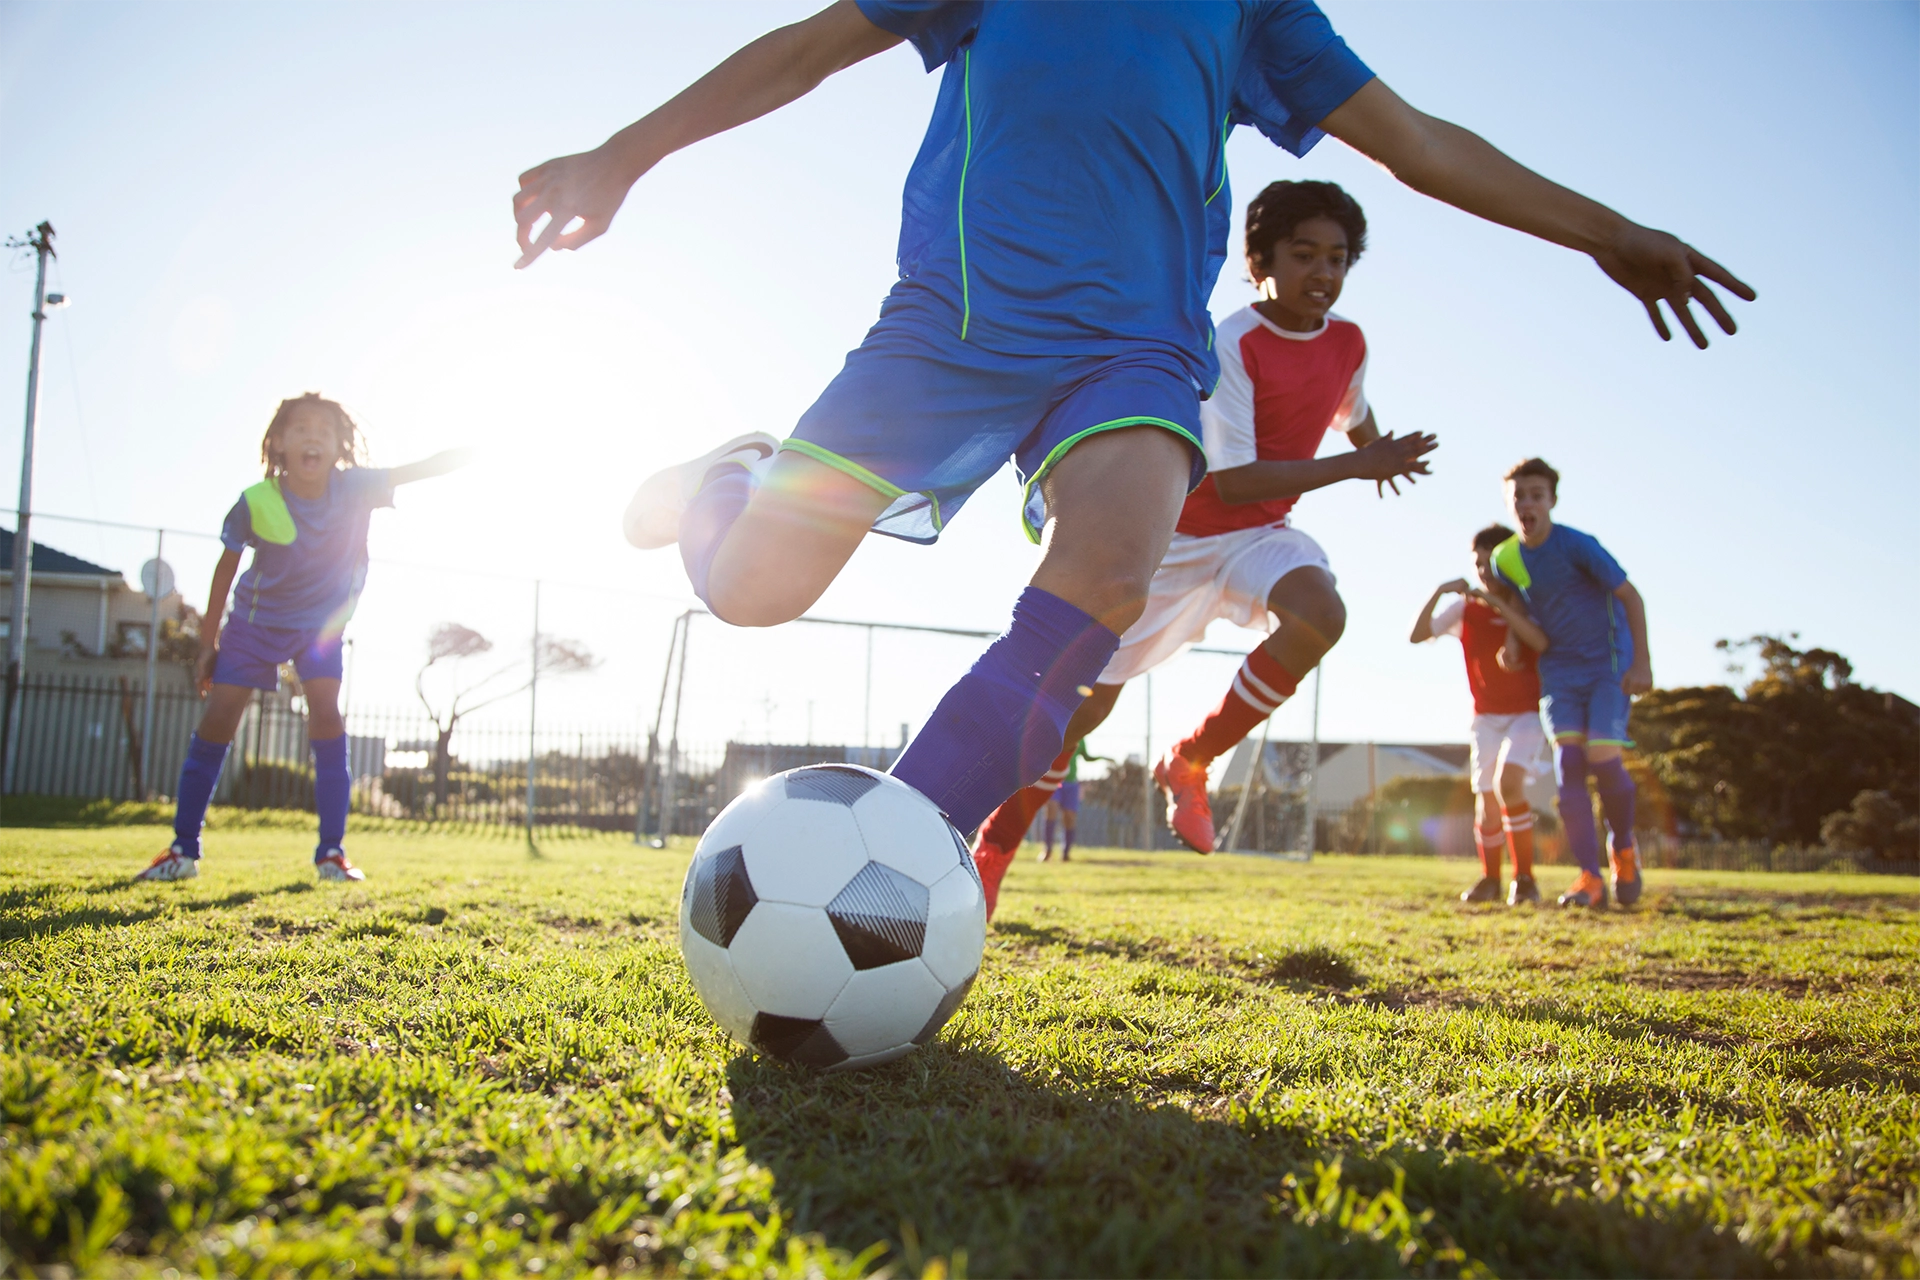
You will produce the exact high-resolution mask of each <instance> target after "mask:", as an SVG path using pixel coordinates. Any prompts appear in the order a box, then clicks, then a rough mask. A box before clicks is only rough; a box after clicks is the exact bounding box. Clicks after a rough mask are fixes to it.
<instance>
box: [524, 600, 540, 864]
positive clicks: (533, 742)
mask: <svg viewBox="0 0 1920 1280" xmlns="http://www.w3.org/2000/svg"><path fill="white" fill-rule="evenodd" d="M539 725H540V579H538V578H535V579H534V580H533V675H532V678H531V679H529V680H528V681H527V844H528V845H532V844H533V800H534V789H533V771H534V768H535V766H536V764H537V763H538V762H539V759H540V755H539V743H538V741H537V738H536V735H537V734H538V732H539Z"/></svg>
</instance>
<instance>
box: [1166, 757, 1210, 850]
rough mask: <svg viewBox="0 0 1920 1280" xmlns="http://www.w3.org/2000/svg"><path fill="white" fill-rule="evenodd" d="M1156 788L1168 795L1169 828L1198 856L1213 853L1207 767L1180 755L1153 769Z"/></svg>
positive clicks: (1168, 758)
mask: <svg viewBox="0 0 1920 1280" xmlns="http://www.w3.org/2000/svg"><path fill="white" fill-rule="evenodd" d="M1153 781H1154V785H1156V786H1158V787H1159V788H1160V789H1161V790H1162V791H1164V792H1166V793H1167V825H1168V826H1169V827H1172V828H1173V834H1175V835H1176V836H1179V837H1180V841H1181V843H1182V844H1184V845H1186V846H1187V848H1189V849H1191V850H1193V851H1194V852H1195V853H1212V852H1213V805H1212V804H1211V803H1210V802H1209V801H1208V800H1207V767H1206V766H1205V765H1201V764H1195V763H1194V762H1193V761H1191V760H1189V759H1187V758H1186V757H1185V756H1183V755H1181V754H1180V753H1179V752H1178V751H1169V752H1168V753H1167V754H1166V756H1165V757H1164V758H1163V759H1162V760H1161V761H1160V763H1159V764H1156V765H1155V766H1153Z"/></svg>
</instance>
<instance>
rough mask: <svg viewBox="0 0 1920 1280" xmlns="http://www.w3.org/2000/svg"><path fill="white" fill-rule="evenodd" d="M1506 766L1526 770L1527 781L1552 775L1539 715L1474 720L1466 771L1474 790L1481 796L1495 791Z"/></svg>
mask: <svg viewBox="0 0 1920 1280" xmlns="http://www.w3.org/2000/svg"><path fill="white" fill-rule="evenodd" d="M1509 765H1512V766H1513V767H1514V768H1516V769H1524V770H1526V772H1527V779H1528V781H1532V780H1533V779H1534V778H1538V777H1540V776H1541V775H1542V774H1545V773H1549V772H1551V771H1552V769H1553V757H1552V756H1551V755H1550V754H1549V753H1548V751H1547V731H1546V730H1545V729H1543V728H1541V727H1540V713H1539V712H1538V711H1522V712H1520V713H1519V714H1518V715H1511V716H1488V715H1479V716H1475V717H1474V718H1473V748H1472V750H1471V751H1470V752H1469V753H1468V761H1467V771H1468V772H1469V773H1471V774H1472V775H1473V789H1474V790H1475V791H1478V792H1482V793H1485V792H1488V791H1498V790H1499V789H1500V774H1501V773H1502V771H1504V770H1505V769H1506V768H1507V766H1509Z"/></svg>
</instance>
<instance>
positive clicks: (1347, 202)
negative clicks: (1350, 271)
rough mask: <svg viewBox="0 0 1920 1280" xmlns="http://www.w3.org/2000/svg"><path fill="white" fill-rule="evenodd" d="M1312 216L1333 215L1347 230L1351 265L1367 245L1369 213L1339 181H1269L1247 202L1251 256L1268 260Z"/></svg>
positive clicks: (1261, 260)
mask: <svg viewBox="0 0 1920 1280" xmlns="http://www.w3.org/2000/svg"><path fill="white" fill-rule="evenodd" d="M1309 218H1332V219H1333V220H1334V221H1335V222H1337V223H1339V224H1340V226H1341V228H1342V229H1344V230H1345V231H1346V233H1347V265H1348V266H1352V265H1353V264H1354V263H1356V262H1358V261H1360V255H1361V254H1362V253H1364V252H1366V248H1367V215H1366V214H1364V213H1362V212H1361V211H1360V204H1359V202H1358V201H1357V200H1355V199H1354V198H1353V197H1352V196H1350V195H1348V194H1347V193H1346V192H1345V191H1344V190H1342V189H1341V187H1340V184H1339V183H1337V182H1269V183H1268V184H1267V186H1266V190H1264V191H1262V192H1261V193H1260V194H1259V195H1257V196H1255V197H1254V198H1253V199H1252V201H1250V202H1249V203H1248V205H1247V256H1248V257H1249V258H1252V259H1254V260H1255V261H1257V262H1265V261H1266V260H1267V255H1268V254H1270V253H1272V252H1273V246H1274V245H1275V244H1277V243H1279V242H1280V241H1282V240H1284V239H1286V238H1287V237H1288V236H1290V235H1292V234H1293V229H1294V228H1295V227H1297V226H1299V225H1300V224H1301V223H1303V222H1305V221H1307V219H1309Z"/></svg>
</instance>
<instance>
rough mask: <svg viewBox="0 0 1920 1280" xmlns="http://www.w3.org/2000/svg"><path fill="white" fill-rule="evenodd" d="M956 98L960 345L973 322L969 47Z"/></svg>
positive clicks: (971, 99) (970, 52)
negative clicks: (962, 114)
mask: <svg viewBox="0 0 1920 1280" xmlns="http://www.w3.org/2000/svg"><path fill="white" fill-rule="evenodd" d="M960 96H961V99H962V101H963V102H964V103H965V105H966V109H967V111H966V114H967V152H966V155H964V156H962V157H961V159H960V196H959V198H958V199H957V200H955V201H954V209H955V216H956V217H957V218H958V219H959V223H960V341H962V342H965V341H966V340H967V325H968V323H969V322H971V321H972V319H973V299H972V297H971V295H970V294H969V292H968V289H967V166H968V165H971V164H972V163H973V46H972V45H968V46H967V50H966V60H965V62H964V63H963V64H962V65H961V68H960Z"/></svg>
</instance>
